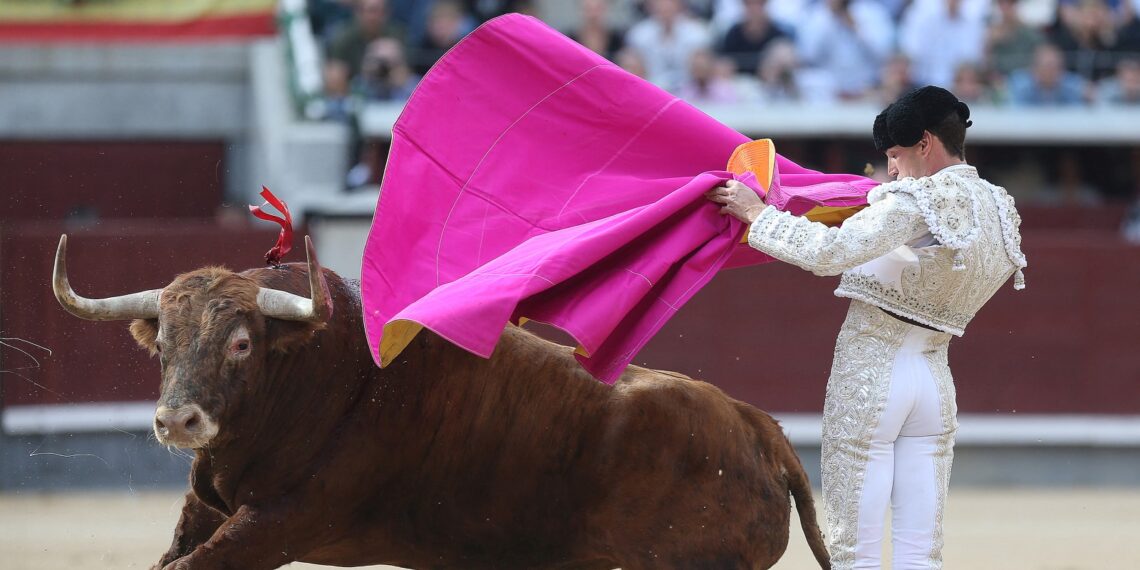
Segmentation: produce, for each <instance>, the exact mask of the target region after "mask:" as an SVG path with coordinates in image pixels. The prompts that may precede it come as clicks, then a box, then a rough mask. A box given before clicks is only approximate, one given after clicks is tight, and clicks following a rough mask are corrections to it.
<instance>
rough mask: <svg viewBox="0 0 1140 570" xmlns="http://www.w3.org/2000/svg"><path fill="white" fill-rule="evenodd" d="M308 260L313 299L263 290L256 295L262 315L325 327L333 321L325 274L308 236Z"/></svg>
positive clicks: (283, 292) (267, 289) (306, 238)
mask: <svg viewBox="0 0 1140 570" xmlns="http://www.w3.org/2000/svg"><path fill="white" fill-rule="evenodd" d="M305 256H306V257H307V258H308V260H309V290H310V291H311V294H310V295H311V298H305V297H302V296H300V295H294V294H292V293H287V292H285V291H279V290H277V289H269V288H266V287H262V288H261V289H260V290H259V291H258V292H257V306H258V308H260V309H261V314H263V315H265V316H267V317H272V318H275V319H284V320H287V321H306V322H311V323H324V322H327V321H328V320H329V318H330V317H332V311H333V308H332V298H331V297H330V296H329V286H328V284H327V283H325V274H324V272H323V271H321V264H320V263H319V262H318V261H317V253H316V252H315V251H313V241H312V240H310V239H309V236H305Z"/></svg>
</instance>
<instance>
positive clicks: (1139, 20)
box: [1116, 0, 1140, 54]
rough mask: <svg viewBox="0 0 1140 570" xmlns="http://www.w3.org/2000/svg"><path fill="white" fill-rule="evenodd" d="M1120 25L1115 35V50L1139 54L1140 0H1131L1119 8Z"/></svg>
mask: <svg viewBox="0 0 1140 570" xmlns="http://www.w3.org/2000/svg"><path fill="white" fill-rule="evenodd" d="M1120 20H1121V22H1122V23H1121V25H1120V30H1119V32H1118V33H1117V36H1116V50H1117V51H1118V52H1122V53H1125V54H1140V0H1132V2H1131V3H1126V4H1125V5H1124V6H1123V8H1122V9H1121V18H1120Z"/></svg>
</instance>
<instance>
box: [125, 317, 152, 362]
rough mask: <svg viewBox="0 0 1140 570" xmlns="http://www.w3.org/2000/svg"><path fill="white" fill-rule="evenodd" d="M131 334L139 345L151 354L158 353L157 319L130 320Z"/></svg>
mask: <svg viewBox="0 0 1140 570" xmlns="http://www.w3.org/2000/svg"><path fill="white" fill-rule="evenodd" d="M131 336H133V337H135V342H137V343H139V346H141V347H143V348H145V349H146V350H147V351H148V352H150V355H151V356H154V355H155V354H158V345H157V344H156V343H155V340H156V339H157V338H158V319H135V320H133V321H131Z"/></svg>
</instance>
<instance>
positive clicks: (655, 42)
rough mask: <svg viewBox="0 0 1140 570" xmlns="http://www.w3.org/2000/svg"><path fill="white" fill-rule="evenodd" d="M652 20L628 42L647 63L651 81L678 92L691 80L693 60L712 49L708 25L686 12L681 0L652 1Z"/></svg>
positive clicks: (635, 29) (633, 30) (633, 31)
mask: <svg viewBox="0 0 1140 570" xmlns="http://www.w3.org/2000/svg"><path fill="white" fill-rule="evenodd" d="M647 4H648V5H647V7H648V9H649V17H648V18H646V19H644V20H642V21H640V22H638V23H637V24H634V26H633V27H632V28H630V29H629V32H627V33H626V36H625V43H626V45H628V46H629V47H632V48H633V49H635V50H637V52H638V54H640V55H641V58H642V60H644V62H645V68H646V71H647V73H648V79H649V81H651V82H653V83H654V84H656V85H657V86H658V87H661V88H662V89H664V90H666V91H669V92H670V93H677V91H678V89H680V88H681V85H684V84H685V83H687V82H688V81H689V60H690V59H691V58H692V56H693V54H694V53H696V52H697V51H700V50H702V49H709V48H710V47H711V46H712V33H711V32H710V31H709V29H708V26H706V25H705V24H704V23H702V22H699V21H697V20H695V19H693V18H691V17H689V16H688V15H687V14H686V13H685V7H684V5H683V4H682V3H681V0H649V2H648V3H647Z"/></svg>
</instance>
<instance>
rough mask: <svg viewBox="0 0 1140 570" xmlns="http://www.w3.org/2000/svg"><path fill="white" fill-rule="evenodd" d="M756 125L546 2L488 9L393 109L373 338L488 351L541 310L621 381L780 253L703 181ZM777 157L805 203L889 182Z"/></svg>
mask: <svg viewBox="0 0 1140 570" xmlns="http://www.w3.org/2000/svg"><path fill="white" fill-rule="evenodd" d="M746 141H748V139H747V138H746V137H744V136H743V135H741V134H739V133H737V132H735V131H733V130H732V129H730V128H728V127H726V126H724V125H722V124H720V123H718V122H716V121H715V120H713V119H711V118H710V117H708V116H707V115H705V114H703V113H701V112H700V111H698V110H696V109H695V108H693V107H692V106H690V105H688V104H686V103H684V102H682V101H680V100H679V99H677V98H676V97H673V96H671V95H669V94H668V93H666V92H664V91H662V90H660V89H658V88H656V87H654V86H653V85H651V84H649V83H647V82H645V81H643V80H641V79H638V78H636V77H634V76H633V75H630V74H628V73H626V72H625V71H623V70H621V69H620V68H618V67H617V66H615V65H613V64H612V63H610V62H608V61H606V60H605V59H603V58H601V57H600V56H598V55H596V54H594V53H593V52H591V51H589V50H587V49H586V48H584V47H582V46H580V45H578V44H576V43H574V42H572V41H570V40H569V39H567V38H566V37H565V36H563V35H561V34H560V33H558V32H557V31H555V30H553V29H551V28H549V27H547V26H546V25H545V24H543V23H541V22H539V21H538V20H536V19H533V18H530V17H527V16H521V15H517V14H511V15H507V16H502V17H500V18H496V19H494V20H492V21H490V22H487V23H486V24H484V25H483V26H481V27H480V28H479V29H477V30H476V31H475V32H473V33H472V34H470V35H469V36H468V37H467V38H465V39H464V40H463V41H462V42H461V43H460V44H459V45H457V46H455V47H454V48H452V50H451V51H449V52H448V53H447V55H446V56H444V58H443V59H441V60H440V61H439V63H437V64H436V65H435V67H434V68H432V70H431V71H430V72H429V73H428V74H427V75H426V76H425V77H424V79H423V80H422V82H421V83H420V85H419V87H418V88H417V89H416V91H415V93H414V94H413V95H412V98H411V99H410V100H409V101H408V103H407V106H406V107H405V108H404V111H403V113H402V114H401V115H400V118H399V120H397V121H396V124H395V126H394V127H393V137H392V147H391V150H390V154H389V156H388V164H387V167H386V168H385V171H384V180H383V183H382V186H381V192H380V199H379V202H378V203H377V206H376V216H375V218H374V220H373V225H372V230H371V232H370V233H369V236H368V241H367V243H366V245H365V250H364V259H363V263H362V269H361V273H362V283H361V287H362V297H363V305H364V307H363V310H364V313H365V314H364V316H365V328H366V332H367V335H368V340H369V344H370V345H371V347H372V351H373V356H374V357H375V358H376V361H377V362H378V363H379V362H380V360H381V359H380V354H379V346H380V343H381V339H382V336H383V334H384V331H385V325H388V324H389V323H395V322H398V321H412V322H415V323H420V324H422V325H423V326H424V327H427V328H428V329H431V330H433V331H435V332H436V333H438V334H439V335H441V336H442V337H444V338H446V339H448V340H449V341H451V342H453V343H455V344H457V345H459V346H460V347H462V348H464V349H466V350H468V351H470V352H473V353H475V354H477V355H480V356H483V357H488V356H490V354H491V352H492V350H493V349H494V347H495V344H496V342H497V341H498V338H499V335H500V333H501V332H502V329H503V326H504V325H505V324H506V323H507V322H508V321H511V322H517V321H518V319H519V317H525V318H529V319H534V320H537V321H541V322H546V323H550V324H553V325H555V326H557V327H559V328H561V329H563V330H565V331H567V332H568V333H569V334H571V335H572V336H573V337H574V338H575V339H576V340H577V341H578V342H579V343H580V345H581V348H582V349H583V350H584V351H585V352H586V353H587V354H589V357H586V356H584V355H580V356H579V360H580V361H581V362H582V364H583V366H585V367H586V369H587V370H589V372H590V373H591V374H593V375H594V376H595V377H596V378H598V379H600V380H602V381H605V382H613V381H614V380H616V379H617V377H618V376H620V374H621V372H622V370H623V369H624V368H625V366H626V365H627V364H628V363H629V362H630V360H631V359H632V358H633V357H634V355H636V353H637V351H638V350H639V349H640V348H641V347H642V346H644V345H645V343H646V342H647V341H648V340H649V339H650V338H651V337H652V335H653V334H654V333H655V332H656V331H658V330H659V329H660V328H661V326H662V325H663V324H664V323H665V321H666V320H667V319H668V318H669V317H670V316H672V315H673V314H674V313H675V312H676V311H677V310H678V308H679V307H680V306H681V305H683V304H684V303H685V301H687V300H688V299H689V298H691V297H692V296H693V294H695V293H696V292H697V291H698V290H699V289H700V288H701V286H703V285H704V284H705V283H707V282H708V281H709V280H710V279H712V277H713V276H714V275H716V272H717V271H718V270H720V269H721V268H724V267H730V266H740V265H747V264H753V263H763V262H766V261H770V260H771V258H768V257H767V256H765V255H764V254H762V253H760V252H757V251H755V250H752V249H751V248H749V247H747V246H746V245H741V244H740V243H739V242H740V240H741V237H742V236H743V233H744V231H745V229H746V227H745V225H744V224H742V223H740V222H739V221H737V220H735V219H733V218H731V217H729V216H723V215H721V214H720V213H719V211H718V207H717V205H716V204H713V203H712V202H709V201H707V200H706V199H705V198H704V197H703V195H704V193H705V192H706V191H708V190H709V189H710V188H712V187H714V186H716V185H718V184H720V183H722V182H724V181H725V180H727V179H729V178H732V177H733V175H732V174H730V173H728V172H725V171H723V169H724V168H725V165H726V163H727V161H728V158H729V156H730V155H731V154H732V151H733V149H735V148H736V146H737V145H739V144H741V143H744V142H746ZM777 163H778V169H779V173H778V177H777V178H776V179H774V182H773V184H772V188H771V195H770V198H769V200H770V203H772V204H774V205H776V206H777V207H779V208H781V209H786V210H790V211H792V212H793V213H803V212H806V211H807V210H809V209H810V208H811V207H813V206H815V205H828V206H847V205H857V204H864V203H865V195H866V192H867V191H868V190H869V189H870V188H872V187H873V186H874V185H875V182H873V181H871V180H868V179H866V178H862V177H858V176H849V175H823V174H820V173H818V172H814V171H811V170H807V169H804V168H801V167H799V166H798V165H796V164H795V163H793V162H791V161H788V160H786V159H784V158H783V157H779V158H778V160H777ZM738 178H739V179H741V180H742V181H743V182H744V183H746V184H749V185H750V186H751V187H753V188H754V189H757V188H758V185H757V183H756V179H755V177H754V176H752V175H751V174H745V175H742V176H739V177H738Z"/></svg>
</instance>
